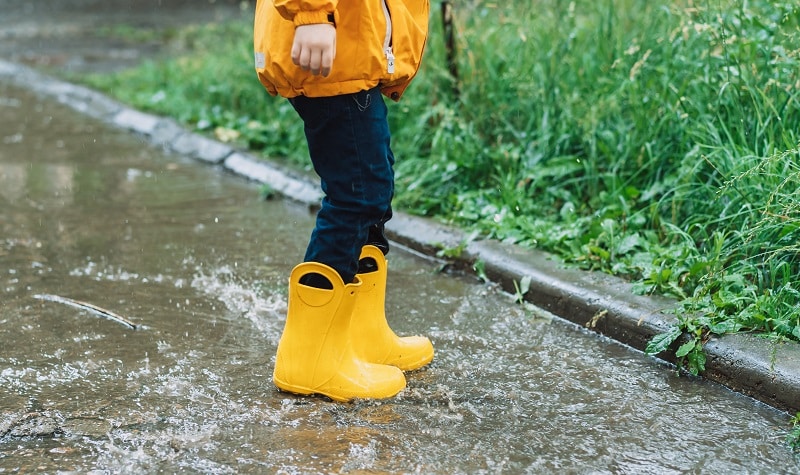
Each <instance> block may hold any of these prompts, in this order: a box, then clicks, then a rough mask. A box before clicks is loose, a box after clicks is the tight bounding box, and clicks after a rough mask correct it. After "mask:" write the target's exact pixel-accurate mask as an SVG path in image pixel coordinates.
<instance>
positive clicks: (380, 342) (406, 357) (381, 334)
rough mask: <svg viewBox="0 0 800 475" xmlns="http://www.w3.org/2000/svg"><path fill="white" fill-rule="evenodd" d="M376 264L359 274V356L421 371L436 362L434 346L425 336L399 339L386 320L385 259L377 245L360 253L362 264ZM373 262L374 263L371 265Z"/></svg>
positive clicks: (355, 336) (354, 327) (355, 332)
mask: <svg viewBox="0 0 800 475" xmlns="http://www.w3.org/2000/svg"><path fill="white" fill-rule="evenodd" d="M364 259H367V261H366V262H370V260H371V261H374V263H375V266H373V267H374V270H373V269H370V271H368V272H364V271H363V270H362V273H360V274H358V275H357V276H356V277H358V279H359V280H361V282H362V284H361V287H360V288H359V289H358V290H357V298H356V304H355V308H354V310H353V323H352V325H351V327H352V330H351V335H352V338H353V347H354V348H355V350H356V353H357V354H358V355H359V356H361V357H362V358H363V359H365V360H367V361H370V362H372V363H379V364H386V365H392V366H396V367H398V368H400V369H401V370H403V371H410V370H414V369H417V368H421V367H422V366H425V365H426V364H428V363H430V362H431V361H432V360H433V345H432V344H431V341H430V340H429V339H427V338H425V337H424V336H406V337H399V336H397V335H396V334H395V333H394V331H392V329H391V328H389V324H388V322H387V321H386V309H385V306H386V268H387V263H386V258H385V257H384V255H383V252H381V250H380V249H378V248H377V247H375V246H372V245H367V246H364V248H363V249H362V250H361V261H362V262H364ZM370 263H371V262H370Z"/></svg>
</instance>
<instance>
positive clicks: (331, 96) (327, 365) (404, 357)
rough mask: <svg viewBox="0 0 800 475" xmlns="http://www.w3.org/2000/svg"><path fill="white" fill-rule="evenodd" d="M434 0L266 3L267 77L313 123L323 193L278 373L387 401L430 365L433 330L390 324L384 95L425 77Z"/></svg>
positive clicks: (310, 137)
mask: <svg viewBox="0 0 800 475" xmlns="http://www.w3.org/2000/svg"><path fill="white" fill-rule="evenodd" d="M428 12H429V0H258V2H257V4H256V16H255V28H254V47H255V60H256V71H257V73H258V77H259V80H260V81H261V83H262V84H263V85H264V87H266V88H267V91H268V92H269V93H270V94H272V95H281V96H283V97H286V98H288V99H289V101H290V102H291V104H292V106H294V108H295V110H296V111H297V113H298V114H299V116H300V117H301V119H302V120H303V123H304V131H305V135H306V140H307V142H308V149H309V154H310V156H311V162H312V164H313V165H314V170H315V171H316V172H317V174H318V175H319V177H320V182H321V186H322V190H323V192H324V193H325V198H324V199H323V201H322V207H321V209H320V210H319V212H318V214H317V221H316V225H315V227H314V230H313V232H312V234H311V239H310V241H309V243H308V247H307V249H306V255H305V258H304V262H303V263H302V264H300V265H298V266H297V267H295V268H294V270H293V271H292V273H291V276H290V279H289V308H288V315H287V318H286V325H285V327H284V330H283V335H282V336H281V340H280V342H279V344H278V352H277V357H276V362H275V371H274V374H273V381H274V383H275V385H276V386H277V387H278V388H279V389H281V390H284V391H288V392H292V393H297V394H322V395H325V396H328V397H330V398H331V399H334V400H337V401H348V400H350V399H353V398H387V397H391V396H394V395H395V394H397V393H398V392H400V391H401V390H402V389H403V388H404V387H405V384H406V381H405V377H404V375H403V371H404V370H412V369H416V368H419V367H421V366H424V365H426V364H428V363H429V362H430V361H431V360H432V359H433V346H432V345H431V342H430V340H428V339H427V338H425V337H419V336H415V337H404V338H400V337H398V336H397V335H395V334H394V332H393V331H392V330H391V329H390V328H389V326H388V324H387V323H386V316H385V312H384V304H385V300H384V299H385V287H386V260H385V258H384V255H385V253H387V252H388V250H389V243H388V241H387V240H386V238H385V237H384V234H383V226H384V223H386V221H388V220H389V219H390V218H391V217H392V209H391V200H392V196H393V194H394V169H393V166H394V156H393V155H392V151H391V148H390V145H389V141H390V135H389V127H388V121H387V109H386V105H385V103H384V101H383V97H382V94H383V95H386V96H388V97H390V98H391V99H392V100H395V101H398V100H400V97H401V96H402V94H403V92H404V91H405V89H406V87H407V86H408V84H409V82H410V81H411V79H412V78H413V77H414V75H415V74H416V72H417V70H418V68H419V64H420V61H421V59H422V52H423V48H424V46H425V41H426V38H427V28H428Z"/></svg>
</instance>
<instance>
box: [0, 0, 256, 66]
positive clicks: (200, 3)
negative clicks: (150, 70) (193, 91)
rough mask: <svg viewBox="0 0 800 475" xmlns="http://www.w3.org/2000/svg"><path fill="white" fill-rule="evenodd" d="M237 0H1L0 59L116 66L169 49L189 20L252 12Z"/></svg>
mask: <svg viewBox="0 0 800 475" xmlns="http://www.w3.org/2000/svg"><path fill="white" fill-rule="evenodd" d="M254 4H255V2H254V1H252V2H247V1H243V0H242V1H240V0H58V1H41V0H40V1H33V2H27V1H19V0H0V58H5V59H8V60H11V61H14V62H16V63H20V64H26V65H29V66H35V67H38V68H46V69H48V70H50V71H55V72H59V73H71V72H77V71H84V72H85V71H93V72H103V71H112V70H118V69H122V68H126V67H130V66H133V65H136V64H138V63H140V62H141V61H143V60H145V59H151V58H154V57H157V56H158V55H160V54H163V53H167V52H169V47H170V45H169V44H168V43H167V42H165V41H164V38H169V37H170V36H171V35H172V34H173V33H174V32H175V30H176V29H178V28H181V27H186V26H189V25H195V24H202V23H208V22H213V21H222V20H226V19H230V18H235V17H242V16H250V9H251V8H252V5H254Z"/></svg>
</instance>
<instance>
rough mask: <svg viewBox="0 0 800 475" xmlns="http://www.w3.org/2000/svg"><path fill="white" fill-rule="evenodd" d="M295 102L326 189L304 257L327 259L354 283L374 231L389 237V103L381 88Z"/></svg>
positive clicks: (391, 177) (391, 189)
mask: <svg viewBox="0 0 800 475" xmlns="http://www.w3.org/2000/svg"><path fill="white" fill-rule="evenodd" d="M291 102H292V105H293V106H294V108H295V109H296V110H297V112H298V114H300V117H301V118H302V119H303V122H304V124H305V134H306V139H307V140H308V149H309V154H310V155H311V161H312V163H313V165H314V170H315V171H316V172H317V174H318V175H319V176H320V179H321V184H322V191H323V192H324V193H325V198H324V199H323V201H322V208H321V209H320V211H319V213H318V214H317V221H316V226H315V228H314V231H313V232H312V234H311V240H310V242H309V244H308V248H307V250H306V255H305V261H307V262H309V261H310V262H320V263H323V264H326V265H328V266H330V267H332V268H334V269H335V270H336V271H337V272H339V274H340V275H341V276H342V280H344V282H346V283H347V282H352V281H353V278H354V277H355V274H356V273H357V271H358V258H359V255H360V253H361V248H362V246H364V244H366V243H367V241H368V239H370V235H372V236H373V237H374V236H380V239H382V240H383V241H385V238H383V223H384V222H385V221H386V220H388V218H389V217H391V201H392V196H393V194H394V170H393V165H394V156H393V155H392V151H391V148H390V145H389V141H390V135H389V125H388V122H387V109H386V104H385V103H384V101H383V97H382V96H381V94H380V90H379V89H378V88H374V89H371V90H369V91H362V92H359V93H356V94H348V95H342V96H334V97H322V98H308V97H302V96H301V97H296V98H293V99H291ZM370 227H373V230H372V232H371V233H370ZM376 244H377V243H376ZM379 247H380V246H379Z"/></svg>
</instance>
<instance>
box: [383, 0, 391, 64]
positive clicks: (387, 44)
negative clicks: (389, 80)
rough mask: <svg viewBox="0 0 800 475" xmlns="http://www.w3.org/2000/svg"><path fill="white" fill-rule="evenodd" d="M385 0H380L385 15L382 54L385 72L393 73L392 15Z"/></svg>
mask: <svg viewBox="0 0 800 475" xmlns="http://www.w3.org/2000/svg"><path fill="white" fill-rule="evenodd" d="M386 1H387V0H381V5H382V6H383V15H384V16H385V17H386V36H385V37H384V39H383V54H385V55H386V72H388V73H389V74H394V53H393V52H392V16H391V15H390V14H389V6H388V5H387V4H386Z"/></svg>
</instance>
